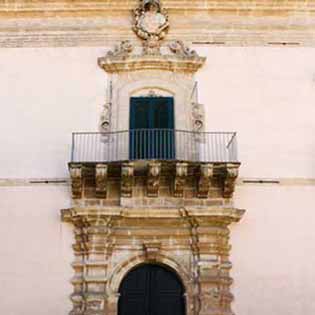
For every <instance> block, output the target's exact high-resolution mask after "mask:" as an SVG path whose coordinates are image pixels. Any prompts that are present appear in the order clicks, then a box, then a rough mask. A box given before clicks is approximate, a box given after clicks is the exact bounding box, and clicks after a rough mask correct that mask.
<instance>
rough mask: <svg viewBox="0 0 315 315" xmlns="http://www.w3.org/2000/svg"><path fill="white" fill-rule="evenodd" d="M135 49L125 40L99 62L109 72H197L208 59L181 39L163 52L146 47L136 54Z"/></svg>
mask: <svg viewBox="0 0 315 315" xmlns="http://www.w3.org/2000/svg"><path fill="white" fill-rule="evenodd" d="M133 51H134V48H133V46H132V44H131V43H130V42H129V41H124V42H122V43H121V44H120V46H118V47H116V48H115V50H114V51H110V52H108V53H107V54H106V56H104V57H101V58H99V59H98V64H99V66H100V67H101V68H102V69H104V70H105V71H106V72H108V73H120V72H130V71H138V70H162V71H172V72H187V73H195V72H197V71H198V70H199V69H200V68H201V67H202V66H203V64H204V63H205V61H206V58H205V57H200V56H199V55H198V54H197V53H196V52H195V51H194V50H191V49H189V48H188V47H187V46H185V45H184V43H183V42H181V41H175V42H172V43H171V44H170V45H169V46H168V47H167V48H166V52H165V53H162V52H161V50H160V49H159V50H158V51H155V52H154V53H149V52H148V51H146V49H145V48H144V49H143V51H142V52H141V53H140V54H139V53H138V54H134V53H133Z"/></svg>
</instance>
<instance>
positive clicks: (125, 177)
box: [121, 163, 134, 198]
mask: <svg viewBox="0 0 315 315" xmlns="http://www.w3.org/2000/svg"><path fill="white" fill-rule="evenodd" d="M133 175H134V165H133V163H124V164H123V165H122V166H121V196H122V197H127V198H130V197H132V187H133V182H134V176H133Z"/></svg>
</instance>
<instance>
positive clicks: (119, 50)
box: [106, 40, 134, 58]
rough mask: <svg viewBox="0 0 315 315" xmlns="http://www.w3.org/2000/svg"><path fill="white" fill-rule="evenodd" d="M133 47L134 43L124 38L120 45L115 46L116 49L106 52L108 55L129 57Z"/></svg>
mask: <svg viewBox="0 0 315 315" xmlns="http://www.w3.org/2000/svg"><path fill="white" fill-rule="evenodd" d="M133 49H134V47H133V45H132V43H131V42H130V41H129V40H124V41H122V42H121V43H120V44H119V46H116V47H115V49H114V51H111V50H110V51H109V52H108V53H107V54H106V57H112V58H113V57H127V56H129V55H130V54H131V53H132V51H133Z"/></svg>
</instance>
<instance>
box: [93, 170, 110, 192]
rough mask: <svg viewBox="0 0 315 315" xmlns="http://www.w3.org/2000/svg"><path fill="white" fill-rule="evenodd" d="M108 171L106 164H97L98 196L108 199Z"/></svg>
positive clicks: (96, 181)
mask: <svg viewBox="0 0 315 315" xmlns="http://www.w3.org/2000/svg"><path fill="white" fill-rule="evenodd" d="M107 171H108V166H107V165H106V164H97V165H96V168H95V183H96V196H97V197H98V198H106V194H107Z"/></svg>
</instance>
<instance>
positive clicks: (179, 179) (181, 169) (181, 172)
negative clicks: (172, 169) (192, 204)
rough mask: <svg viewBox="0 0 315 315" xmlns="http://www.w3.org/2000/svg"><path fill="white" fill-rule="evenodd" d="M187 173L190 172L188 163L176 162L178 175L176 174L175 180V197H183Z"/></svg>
mask: <svg viewBox="0 0 315 315" xmlns="http://www.w3.org/2000/svg"><path fill="white" fill-rule="evenodd" d="M187 174H188V164H187V163H176V176H175V182H174V196H175V197H183V195H184V187H185V183H186V178H187Z"/></svg>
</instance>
